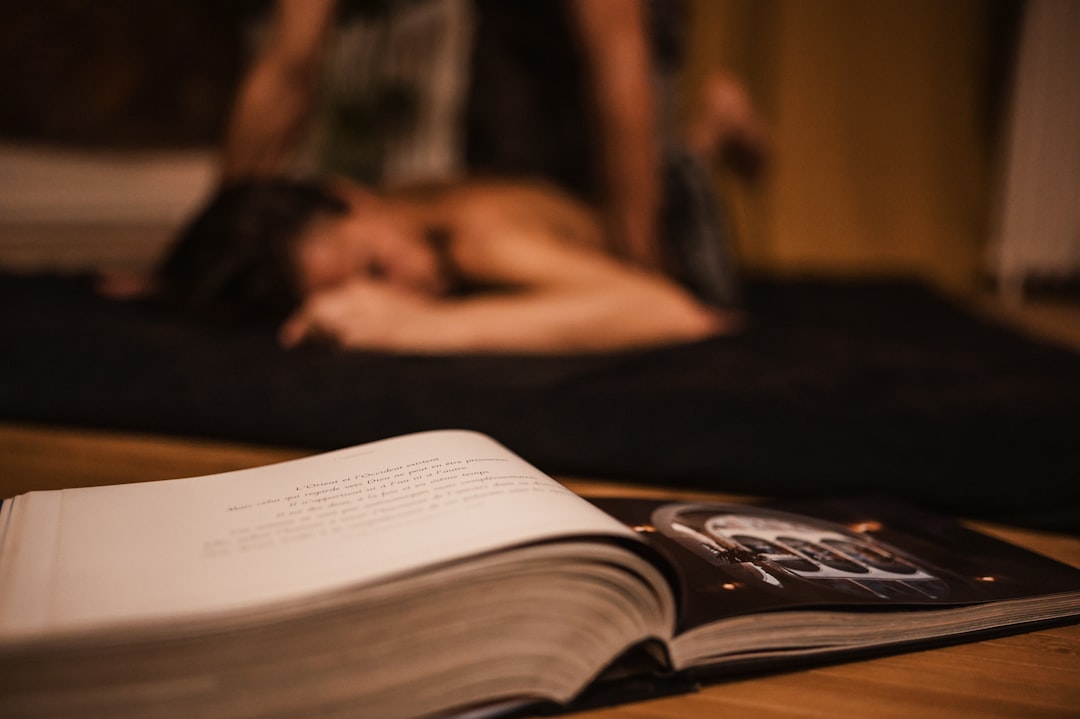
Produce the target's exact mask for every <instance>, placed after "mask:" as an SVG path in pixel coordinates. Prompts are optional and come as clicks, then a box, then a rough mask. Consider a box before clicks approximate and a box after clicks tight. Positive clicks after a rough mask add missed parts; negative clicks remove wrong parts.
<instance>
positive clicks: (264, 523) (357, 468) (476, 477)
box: [0, 431, 633, 639]
mask: <svg viewBox="0 0 1080 719" xmlns="http://www.w3.org/2000/svg"><path fill="white" fill-rule="evenodd" d="M51 494H56V495H58V496H59V501H56V500H55V499H51V500H50V501H48V502H36V504H41V505H48V506H50V507H52V510H51V511H50V512H48V513H43V514H42V515H41V516H40V517H38V516H27V517H24V518H23V519H24V521H22V522H21V523H20V524H21V525H22V526H23V527H24V530H29V532H28V533H27V536H24V537H20V538H14V539H18V540H19V541H17V542H16V543H15V545H14V549H13V548H12V547H11V546H7V545H8V543H9V542H12V541H13V538H12V537H8V538H7V540H6V541H5V547H4V548H3V549H4V552H5V554H4V556H5V557H7V558H8V560H10V561H9V562H8V566H7V567H6V568H5V573H4V575H3V576H2V577H0V581H3V582H4V590H5V592H2V593H0V602H2V604H0V639H3V638H5V637H8V638H11V637H18V636H23V637H25V636H29V635H35V634H47V633H57V632H64V631H68V630H76V629H85V628H90V627H96V626H101V625H107V624H114V623H126V622H140V621H146V620H152V619H160V618H167V617H179V616H188V615H192V614H197V613H202V612H215V611H226V610H230V609H236V608H241V607H245V606H251V605H254V604H258V603H262V602H274V601H279V600H286V599H295V598H298V597H303V596H305V595H309V594H311V593H316V592H322V591H330V590H333V589H336V588H340V587H343V586H347V585H354V584H357V583H364V582H373V581H376V580H379V579H382V578H386V577H388V576H390V575H393V574H395V573H400V572H407V571H410V570H415V569H417V568H420V567H423V566H425V565H432V564H437V563H441V562H446V561H450V560H455V559H460V558H463V557H467V556H469V555H472V554H475V553H479V552H485V551H492V550H495V549H498V548H504V547H508V546H511V545H515V544H519V543H523V542H529V541H535V540H540V539H546V538H553V537H560V536H573V535H597V534H604V535H617V536H633V533H632V532H630V531H629V530H628V529H626V528H625V526H624V525H622V524H620V523H619V522H617V521H615V520H614V519H611V518H610V517H608V516H607V515H606V514H604V513H603V512H601V511H600V510H598V509H597V508H595V507H594V506H592V505H590V504H589V503H587V502H585V501H583V500H582V499H580V498H579V497H577V496H576V495H574V494H573V493H572V492H570V491H569V490H567V489H566V488H564V487H563V486H562V485H560V484H559V483H558V482H556V481H554V480H553V479H551V478H549V477H547V476H546V475H544V474H543V473H541V472H540V471H538V470H537V469H535V468H534V467H532V466H531V465H529V464H528V463H527V462H525V461H524V460H522V459H520V458H519V457H517V456H516V455H514V454H513V453H511V452H510V451H508V450H507V449H506V448H504V447H503V446H502V445H500V444H498V443H497V442H495V441H494V440H492V439H490V438H488V437H486V436H484V435H480V434H477V433H473V432H466V431H441V432H427V433H421V434H416V435H408V436H404V437H397V438H392V439H388V440H382V441H379V442H373V443H370V444H366V445H359V446H357V447H354V448H351V449H344V450H339V451H336V452H330V453H326V454H322V455H316V456H313V457H308V458H304V459H299V460H294V461H291V462H284V463H281V464H276V465H270V466H267V467H260V468H255V469H249V470H241V471H237V472H228V473H224V474H219V475H212V476H208V477H198V478H191V479H182V480H168V481H164V482H148V483H144V484H132V485H116V486H110V487H92V488H84V489H72V490H64V491H62V492H57V493H32V494H31V495H24V497H21V498H19V500H26V498H27V497H28V496H29V497H36V496H41V495H51ZM20 503H23V504H26V505H27V506H31V507H32V505H34V504H35V502H25V501H22V502H20ZM16 509H18V505H16ZM31 537H37V538H36V539H34V540H33V541H31ZM19 547H27V548H31V551H22V552H20V551H17V550H18V548H19ZM42 547H46V548H48V551H51V552H53V556H40V555H41V554H42V553H43V550H42V549H41V548H42ZM33 548H37V549H33ZM42 567H51V571H48V572H43V571H41V568H42Z"/></svg>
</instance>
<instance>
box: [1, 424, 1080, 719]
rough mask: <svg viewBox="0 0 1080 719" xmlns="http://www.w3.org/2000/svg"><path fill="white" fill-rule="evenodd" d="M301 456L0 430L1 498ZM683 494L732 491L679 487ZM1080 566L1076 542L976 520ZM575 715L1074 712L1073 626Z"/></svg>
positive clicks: (1077, 643)
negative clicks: (37, 490) (704, 491)
mask: <svg viewBox="0 0 1080 719" xmlns="http://www.w3.org/2000/svg"><path fill="white" fill-rule="evenodd" d="M305 454H308V452H305V451H302V450H296V449H283V448H270V447H255V446H248V445H238V444H228V443H220V442H205V441H198V440H183V439H165V438H157V437H146V436H133V435H122V434H110V433H105V432H89V431H82V430H68V429H55V428H46V427H34V426H27V425H4V424H0V496H5V497H6V496H11V495H13V494H16V493H19V492H23V491H28V490H32V489H57V488H62V487H77V486H91V485H99V484H117V483H121V482H135V481H146V480H153V479H169V478H174V477H185V476H194V475H201V474H210V473H213V472H219V471H226V470H230V469H239V468H243V467H250V466H255V465H259V464H267V463H270V462H277V461H283V460H286V459H292V458H295V457H299V456H303V455H305ZM564 481H565V483H566V484H567V485H568V486H570V487H571V488H572V489H574V490H575V491H579V492H587V493H593V494H620V495H630V494H636V495H643V496H664V497H671V496H672V494H673V493H672V491H671V490H670V489H658V488H652V489H650V488H644V487H641V486H627V485H619V484H613V483H608V482H597V481H587V480H580V479H564ZM677 496H679V497H681V498H690V499H697V498H700V499H720V500H723V501H731V500H732V499H736V500H737V499H739V498H732V497H730V496H722V495H713V494H702V493H691V492H680V493H678V494H677ZM976 526H978V527H979V528H980V529H982V530H984V531H988V532H990V533H992V534H995V535H997V536H1000V537H1002V538H1004V539H1007V540H1009V541H1012V542H1015V543H1017V544H1020V545H1023V546H1025V547H1029V548H1031V549H1034V550H1036V551H1039V552H1042V553H1043V554H1046V555H1049V556H1051V557H1054V558H1056V559H1059V560H1061V561H1065V562H1068V563H1070V564H1072V565H1074V566H1078V567H1080V538H1078V537H1070V536H1061V535H1052V534H1045V533H1039V532H1032V531H1025V530H1021V529H1016V528H1011V527H991V526H987V525H976ZM576 716H581V717H583V718H585V717H587V718H588V719H661V718H663V719H682V718H685V719H708V718H711V717H738V716H746V717H753V718H754V719H770V718H772V717H777V718H779V717H785V718H786V717H807V718H811V717H813V718H817V717H820V718H821V719H833V718H834V717H844V716H849V717H882V718H888V717H898V718H899V717H904V718H905V719H906V718H908V717H942V718H948V717H957V718H963V719H973V718H975V717H977V718H978V719H992V718H994V717H1016V718H1017V719H1019V718H1023V719H1027V718H1029V717H1080V625H1073V626H1068V627H1059V628H1054V629H1047V630H1043V631H1037V632H1032V633H1029V634H1023V635H1019V636H1012V637H1005V638H1001V639H993V640H988V641H982V642H977V643H972V644H963V645H959V646H954V647H947V648H943V649H934V650H928V651H921V652H912V653H907V654H901V655H897V656H891V657H886V658H882V659H875V660H869V661H859V662H852V663H848V664H838V665H832V666H827V667H822V668H816V669H808V670H804V671H798V672H792V673H787V674H780V675H772V676H765V677H755V678H750V679H739V680H733V681H728V682H724V683H720V684H715V685H711V686H709V687H706V688H705V689H704V690H702V691H701V692H699V693H697V694H693V695H687V696H678V697H672V698H667V699H659V700H653V701H647V702H639V703H634V704H629V705H624V706H620V707H615V708H611V709H604V710H599V711H593V712H586V713H583V714H579V715H576Z"/></svg>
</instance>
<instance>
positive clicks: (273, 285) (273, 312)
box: [155, 180, 348, 321]
mask: <svg viewBox="0 0 1080 719" xmlns="http://www.w3.org/2000/svg"><path fill="white" fill-rule="evenodd" d="M347 211H348V206H347V205H346V204H345V202H344V201H342V200H341V199H339V198H337V197H335V196H333V195H331V194H329V193H328V192H327V191H326V190H324V189H323V188H322V187H321V186H320V185H319V184H317V183H314V182H301V181H294V180H264V181H252V182H243V183H238V184H234V185H231V186H227V187H224V188H223V189H221V190H220V191H218V192H217V194H215V195H214V197H212V198H211V200H210V201H209V203H207V205H206V206H205V207H204V208H203V209H202V210H201V211H200V212H199V213H198V214H197V215H196V216H195V217H194V218H193V219H192V220H191V221H190V222H189V223H188V224H187V226H186V227H184V229H183V230H182V231H181V232H180V234H179V235H178V236H177V239H176V241H175V242H174V243H173V245H172V248H171V249H170V250H169V253H168V255H167V256H166V257H165V259H164V260H163V261H162V262H161V264H160V265H159V266H158V268H157V270H156V273H155V274H156V277H155V279H156V283H157V296H158V299H159V300H160V301H161V302H162V303H163V304H165V305H166V306H168V307H171V308H173V309H175V310H178V311H180V312H183V313H185V314H189V315H193V316H196V317H199V318H204V319H215V320H223V321H243V320H259V319H262V320H266V319H280V318H282V317H284V316H285V315H286V314H287V313H288V312H289V311H290V310H292V309H293V308H294V307H296V305H297V304H298V303H299V301H300V295H299V292H298V290H297V286H296V279H295V270H294V267H293V253H292V250H293V247H294V245H295V243H296V241H297V239H298V238H299V237H300V234H301V233H302V232H303V230H304V228H305V227H306V226H307V225H308V223H309V222H310V221H311V220H312V219H313V218H314V217H316V216H317V215H318V214H320V213H329V214H332V215H340V214H344V213H345V212H347Z"/></svg>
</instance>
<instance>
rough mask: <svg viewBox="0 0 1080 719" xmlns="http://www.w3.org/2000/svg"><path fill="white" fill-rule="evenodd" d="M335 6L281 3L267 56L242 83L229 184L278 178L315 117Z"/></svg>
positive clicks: (230, 130)
mask: <svg viewBox="0 0 1080 719" xmlns="http://www.w3.org/2000/svg"><path fill="white" fill-rule="evenodd" d="M335 7H336V0H279V1H278V3H277V5H276V7H275V10H274V12H275V17H274V25H273V29H272V34H271V37H270V39H269V42H268V44H267V47H266V48H265V50H264V52H263V54H262V55H261V56H260V57H259V58H258V59H257V60H256V61H255V63H254V65H253V66H252V68H251V70H250V72H249V73H248V75H247V76H246V78H245V79H244V81H243V82H242V84H241V86H240V90H239V92H238V95H237V100H236V104H235V106H234V107H233V110H232V114H231V116H230V118H229V123H228V127H227V130H226V138H225V150H224V158H223V166H222V177H223V179H224V180H225V181H226V182H228V181H232V180H238V179H242V178H249V177H269V176H273V175H277V174H280V173H281V172H282V171H283V170H284V169H285V168H286V166H287V164H288V162H289V160H290V158H291V156H292V153H293V151H294V150H295V147H296V143H297V140H298V137H299V135H300V133H301V131H302V130H303V128H304V125H305V123H306V121H307V119H308V117H309V115H310V113H311V109H312V103H313V98H314V93H315V89H316V85H317V74H318V71H319V69H320V65H321V59H322V44H323V40H324V38H325V36H326V33H327V30H328V29H329V27H330V25H331V22H332V20H333V16H334V11H335Z"/></svg>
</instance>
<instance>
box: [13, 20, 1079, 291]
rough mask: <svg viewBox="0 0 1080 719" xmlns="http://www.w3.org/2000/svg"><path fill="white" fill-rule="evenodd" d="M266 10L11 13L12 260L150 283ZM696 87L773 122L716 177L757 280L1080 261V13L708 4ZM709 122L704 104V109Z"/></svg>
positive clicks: (969, 272) (1015, 279)
mask: <svg viewBox="0 0 1080 719" xmlns="http://www.w3.org/2000/svg"><path fill="white" fill-rule="evenodd" d="M263 5H265V3H259V2H257V1H234V2H222V1H221V0H148V1H145V2H138V1H136V0H37V1H35V2H33V3H29V2H26V3H5V4H4V6H3V9H2V10H0V88H2V95H0V267H3V268H8V269H34V270H37V269H64V270H67V269H85V268H123V269H131V268H141V267H146V266H147V265H148V264H149V263H152V262H153V259H154V258H155V257H157V256H158V254H159V253H160V252H161V248H162V246H163V245H164V243H166V242H167V241H168V239H169V237H170V236H171V234H172V233H173V232H174V231H175V229H176V227H177V225H178V224H179V223H181V222H182V221H183V219H184V218H185V217H186V216H187V215H188V214H189V213H190V212H191V211H193V210H194V209H195V208H196V207H197V206H198V204H199V202H200V201H201V200H202V199H203V198H204V197H205V196H206V195H207V193H208V192H209V191H210V190H211V189H212V188H213V186H214V183H215V182H216V178H217V176H218V167H217V162H218V150H219V148H220V145H221V142H222V138H223V132H224V123H225V121H226V118H227V116H228V111H229V109H230V105H231V102H232V98H233V96H234V93H235V91H236V87H237V83H238V82H239V80H240V78H241V77H242V73H243V71H244V69H245V67H246V66H247V63H248V62H249V61H250V59H251V57H252V55H253V52H254V48H255V46H256V44H257V42H258V37H257V32H254V31H253V25H254V24H255V22H256V20H255V19H256V18H257V16H258V13H259V11H260V10H261V9H263V8H262V6H263ZM689 11H690V13H691V17H692V22H691V24H690V27H691V36H690V38H689V49H688V56H687V58H686V66H685V73H684V77H683V78H682V84H683V86H684V87H686V88H692V87H695V86H697V84H698V83H699V82H700V81H701V79H702V78H703V77H705V76H706V75H707V73H708V72H709V71H711V70H712V69H715V68H717V67H722V68H726V69H727V70H730V71H731V72H733V73H735V74H736V75H738V76H739V77H741V78H742V80H743V81H744V82H745V84H746V86H747V87H748V89H749V90H750V92H751V94H752V96H753V97H754V99H755V100H756V102H757V103H758V105H759V107H760V110H761V112H762V114H763V116H764V118H765V120H766V122H767V124H768V127H769V132H770V137H771V145H772V151H773V154H772V156H771V161H770V164H769V168H768V172H767V174H766V175H765V176H764V177H763V178H762V181H761V182H759V183H756V184H753V185H747V184H745V183H739V182H735V181H733V179H732V178H730V177H728V176H726V175H725V174H724V172H722V171H718V172H717V174H716V176H715V181H716V183H717V188H718V191H719V192H720V194H721V196H722V197H723V198H724V202H726V203H727V204H728V205H729V207H730V209H731V212H732V214H733V217H734V221H735V225H736V229H737V233H736V244H737V250H738V254H739V257H740V261H741V262H742V264H743V265H744V266H745V267H747V268H748V269H750V270H752V271H754V272H763V273H770V274H803V275H804V274H814V275H826V276H843V277H850V276H858V277H874V276H896V275H902V276H915V277H918V278H922V279H926V280H927V281H930V282H932V283H934V284H937V285H940V286H943V287H948V288H953V289H958V290H961V291H967V290H973V289H977V288H982V287H985V286H986V285H987V283H988V282H995V283H996V284H997V285H998V286H1000V287H1001V288H1002V289H1004V290H1006V291H1009V292H1013V293H1018V292H1020V291H1022V290H1023V288H1024V287H1025V286H1027V285H1029V284H1030V283H1032V282H1042V281H1059V280H1067V279H1068V278H1070V277H1075V276H1076V272H1077V270H1078V268H1080V219H1078V207H1080V202H1078V201H1077V200H1080V192H1078V188H1080V144H1078V143H1080V97H1078V95H1080V82H1078V79H1080V77H1078V76H1080V60H1078V55H1077V50H1076V48H1075V47H1069V46H1070V45H1073V46H1075V45H1076V43H1075V42H1073V41H1072V40H1071V39H1070V38H1072V39H1075V38H1076V37H1080V22H1078V19H1080V3H1076V2H1069V1H1068V0H1028V1H1027V2H1022V1H1021V0H950V1H949V2H944V3H943V2H938V1H937V0H903V1H901V0H870V1H868V0H815V1H814V2H802V1H800V0H691V1H690V2H689ZM682 97H683V100H684V102H683V105H684V107H683V110H684V112H686V113H692V112H693V99H694V94H693V93H691V92H688V91H687V92H684V93H683V95H682Z"/></svg>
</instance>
